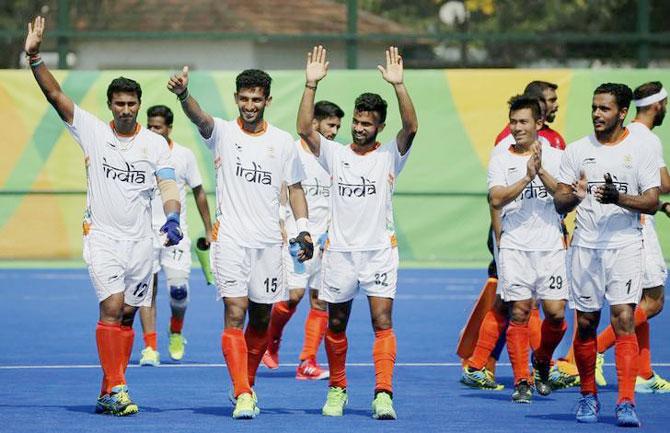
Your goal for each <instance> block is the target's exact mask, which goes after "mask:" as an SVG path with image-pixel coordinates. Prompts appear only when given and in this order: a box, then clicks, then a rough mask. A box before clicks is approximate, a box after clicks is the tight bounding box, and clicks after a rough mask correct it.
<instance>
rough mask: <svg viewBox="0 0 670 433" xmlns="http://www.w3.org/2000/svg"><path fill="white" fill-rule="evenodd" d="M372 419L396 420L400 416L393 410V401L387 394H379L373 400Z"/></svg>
mask: <svg viewBox="0 0 670 433" xmlns="http://www.w3.org/2000/svg"><path fill="white" fill-rule="evenodd" d="M372 418H374V419H382V420H383V419H396V418H398V416H397V415H396V413H395V410H394V409H393V399H391V395H390V394H388V393H386V392H379V393H377V395H376V396H375V399H374V400H372Z"/></svg>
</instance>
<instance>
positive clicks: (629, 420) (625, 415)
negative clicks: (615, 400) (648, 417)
mask: <svg viewBox="0 0 670 433" xmlns="http://www.w3.org/2000/svg"><path fill="white" fill-rule="evenodd" d="M614 413H615V414H616V425H618V426H619V427H640V426H641V425H642V423H640V418H638V417H637V414H636V413H635V405H634V404H633V402H631V401H630V400H624V401H622V402H621V403H619V404H617V405H616V408H615V409H614Z"/></svg>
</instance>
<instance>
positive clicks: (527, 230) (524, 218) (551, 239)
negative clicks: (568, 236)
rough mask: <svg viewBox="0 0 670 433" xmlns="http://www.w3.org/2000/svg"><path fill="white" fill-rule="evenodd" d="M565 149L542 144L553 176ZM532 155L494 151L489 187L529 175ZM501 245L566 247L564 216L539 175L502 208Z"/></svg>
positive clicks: (544, 161)
mask: <svg viewBox="0 0 670 433" xmlns="http://www.w3.org/2000/svg"><path fill="white" fill-rule="evenodd" d="M562 153H563V151H561V150H558V149H554V148H553V147H551V146H549V144H546V143H545V144H543V145H542V166H543V167H544V169H545V170H546V171H547V172H548V173H549V174H550V175H551V176H553V177H556V176H558V170H559V167H560V165H561V156H562ZM528 158H530V154H528V155H519V154H516V153H513V151H512V149H511V147H510V146H507V149H506V150H505V151H504V152H501V151H498V150H493V151H491V160H490V161H489V170H488V187H489V190H491V188H493V187H494V186H503V187H507V186H510V185H512V184H514V183H516V182H518V181H519V180H521V179H522V178H523V177H524V176H525V175H526V164H527V163H528ZM500 248H501V249H502V248H509V249H515V250H522V251H553V250H558V249H561V248H563V233H562V231H561V216H560V215H559V214H558V213H557V212H556V209H555V208H554V198H553V196H552V195H551V194H549V191H547V188H546V187H545V186H544V184H543V183H542V181H541V180H540V177H539V176H535V178H534V179H533V180H532V181H531V183H529V184H528V185H526V187H525V188H524V189H523V191H521V194H519V196H518V197H517V198H515V199H514V201H512V202H510V203H508V204H507V205H505V206H504V207H503V209H502V235H501V238H500Z"/></svg>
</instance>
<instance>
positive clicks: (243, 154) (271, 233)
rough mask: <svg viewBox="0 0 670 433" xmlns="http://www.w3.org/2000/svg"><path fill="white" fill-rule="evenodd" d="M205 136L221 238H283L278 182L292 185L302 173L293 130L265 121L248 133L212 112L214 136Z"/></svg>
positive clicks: (249, 241)
mask: <svg viewBox="0 0 670 433" xmlns="http://www.w3.org/2000/svg"><path fill="white" fill-rule="evenodd" d="M204 141H205V143H206V144H207V146H208V147H209V148H210V149H211V150H212V153H213V154H214V157H215V158H216V160H217V161H218V164H219V165H218V168H217V172H216V204H217V212H216V213H217V222H218V224H219V229H218V233H219V238H225V239H231V240H233V241H234V242H235V243H236V244H237V245H239V246H242V247H247V248H264V247H265V246H268V245H277V244H281V243H282V237H281V231H280V230H279V192H280V189H281V184H282V182H286V183H287V184H288V185H293V184H296V183H298V182H301V181H303V180H304V179H305V171H304V169H303V167H302V163H301V162H300V158H299V157H298V150H297V149H296V147H295V144H294V143H293V138H292V137H291V135H290V134H289V133H287V132H285V131H282V130H281V129H279V128H276V127H274V126H272V125H270V124H268V123H265V128H264V130H263V131H262V132H259V133H254V134H250V133H247V132H245V131H243V130H242V126H241V124H240V123H239V121H238V120H231V121H226V120H223V119H220V118H216V117H215V118H214V129H213V131H212V136H211V137H209V138H206V139H204Z"/></svg>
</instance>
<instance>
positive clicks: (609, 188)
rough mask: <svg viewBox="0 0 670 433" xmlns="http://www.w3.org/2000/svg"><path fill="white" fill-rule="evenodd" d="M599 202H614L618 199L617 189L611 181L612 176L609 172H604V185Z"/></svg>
mask: <svg viewBox="0 0 670 433" xmlns="http://www.w3.org/2000/svg"><path fill="white" fill-rule="evenodd" d="M600 191H601V195H602V197H601V199H600V202H601V203H605V204H607V203H613V204H616V203H617V202H618V201H619V190H618V189H617V187H616V186H614V183H613V182H612V176H611V175H610V174H609V173H605V186H603V187H602V188H601V189H600Z"/></svg>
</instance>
